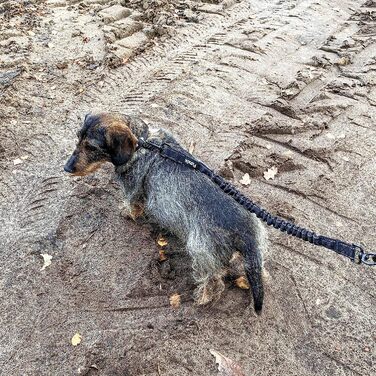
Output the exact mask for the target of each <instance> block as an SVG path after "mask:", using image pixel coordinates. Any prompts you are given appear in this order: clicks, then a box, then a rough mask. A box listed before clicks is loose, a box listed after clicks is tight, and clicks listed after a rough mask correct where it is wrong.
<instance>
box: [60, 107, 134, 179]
mask: <svg viewBox="0 0 376 376" xmlns="http://www.w3.org/2000/svg"><path fill="white" fill-rule="evenodd" d="M77 136H78V143H77V146H76V149H75V150H74V152H73V154H72V155H71V157H70V158H69V160H68V161H67V163H66V164H65V166H64V170H65V171H66V172H69V173H71V174H72V175H76V176H84V175H88V174H90V173H92V172H94V171H96V170H97V169H98V168H99V167H100V166H101V165H102V164H103V163H104V162H112V163H113V164H114V165H115V166H120V165H123V164H125V163H127V162H128V161H129V159H130V158H131V156H132V154H133V152H134V151H135V150H136V146H137V138H136V136H135V135H134V134H133V133H132V131H131V129H130V127H129V124H128V122H127V120H126V119H125V117H122V116H121V115H110V114H99V115H86V117H85V120H84V124H83V126H82V128H81V129H80V130H79V131H78V133H77Z"/></svg>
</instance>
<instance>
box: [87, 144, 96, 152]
mask: <svg viewBox="0 0 376 376" xmlns="http://www.w3.org/2000/svg"><path fill="white" fill-rule="evenodd" d="M86 148H87V149H88V150H90V151H95V150H98V148H97V146H96V145H93V144H87V145H86Z"/></svg>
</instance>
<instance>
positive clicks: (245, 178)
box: [239, 173, 251, 185]
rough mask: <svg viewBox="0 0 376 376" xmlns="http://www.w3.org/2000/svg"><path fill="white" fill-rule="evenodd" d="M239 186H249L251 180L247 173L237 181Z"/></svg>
mask: <svg viewBox="0 0 376 376" xmlns="http://www.w3.org/2000/svg"><path fill="white" fill-rule="evenodd" d="M239 183H240V184H243V185H250V184H251V178H250V176H249V174H248V173H246V174H244V176H243V177H242V178H241V179H240V180H239Z"/></svg>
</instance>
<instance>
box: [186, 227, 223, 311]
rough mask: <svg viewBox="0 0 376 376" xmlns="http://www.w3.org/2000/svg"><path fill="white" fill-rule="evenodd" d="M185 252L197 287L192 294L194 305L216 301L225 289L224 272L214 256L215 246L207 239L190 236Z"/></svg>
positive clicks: (219, 261)
mask: <svg viewBox="0 0 376 376" xmlns="http://www.w3.org/2000/svg"><path fill="white" fill-rule="evenodd" d="M187 251H188V253H189V254H190V256H191V258H192V268H193V278H194V280H195V282H196V283H197V285H198V286H197V288H196V289H195V292H194V299H195V302H196V304H199V305H204V304H207V303H209V302H211V301H215V300H218V299H219V298H220V296H221V294H222V292H223V291H224V289H225V284H224V282H223V277H224V275H225V271H224V268H223V265H222V262H221V260H220V259H219V258H218V256H217V255H216V252H215V245H213V244H210V242H208V239H205V238H201V237H198V236H195V235H194V234H191V235H190V236H189V238H188V242H187Z"/></svg>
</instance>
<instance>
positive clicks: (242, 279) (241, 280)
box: [235, 276, 249, 290]
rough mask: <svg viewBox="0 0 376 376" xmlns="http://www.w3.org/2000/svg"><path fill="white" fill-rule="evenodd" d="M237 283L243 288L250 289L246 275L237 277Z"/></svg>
mask: <svg viewBox="0 0 376 376" xmlns="http://www.w3.org/2000/svg"><path fill="white" fill-rule="evenodd" d="M235 284H236V286H238V287H239V288H241V289H243V290H249V283H248V281H247V278H245V277H244V276H241V277H239V278H237V279H236V280H235Z"/></svg>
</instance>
